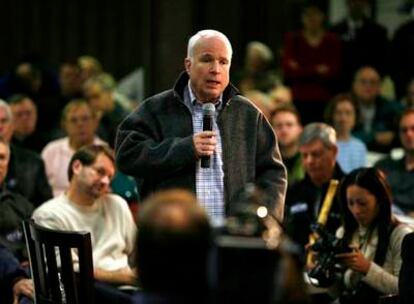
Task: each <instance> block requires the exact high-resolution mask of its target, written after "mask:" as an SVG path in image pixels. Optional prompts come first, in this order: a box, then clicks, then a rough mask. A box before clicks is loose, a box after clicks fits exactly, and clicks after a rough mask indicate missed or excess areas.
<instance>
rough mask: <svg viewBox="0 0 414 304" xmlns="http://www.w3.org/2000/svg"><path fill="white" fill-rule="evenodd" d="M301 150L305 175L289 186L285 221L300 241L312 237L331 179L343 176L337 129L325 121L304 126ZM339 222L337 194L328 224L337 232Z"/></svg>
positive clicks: (300, 139) (306, 240) (305, 241)
mask: <svg viewBox="0 0 414 304" xmlns="http://www.w3.org/2000/svg"><path fill="white" fill-rule="evenodd" d="M299 152H300V154H301V156H302V161H303V166H304V168H305V172H306V174H305V177H304V178H303V179H302V180H300V181H298V182H297V183H296V184H294V185H293V186H292V187H290V188H289V189H288V192H287V195H286V208H285V224H286V232H287V234H288V235H289V236H290V237H291V238H292V239H293V240H294V241H295V242H297V243H298V244H300V245H302V246H305V244H307V243H308V241H309V235H310V233H311V224H313V223H315V222H316V219H317V217H318V214H319V212H320V209H321V205H322V202H323V200H324V198H325V195H326V192H327V190H328V185H329V182H330V180H331V179H337V180H341V178H342V177H343V176H344V173H343V172H342V169H341V168H340V166H339V165H338V164H337V162H336V156H337V154H338V147H337V146H336V135H335V130H334V129H333V128H332V127H331V126H328V125H327V124H324V123H311V124H308V125H307V126H305V128H304V129H303V131H302V134H301V136H300V138H299ZM339 225H340V218H339V202H338V199H337V196H336V197H335V198H334V201H333V204H332V207H331V211H330V213H329V217H328V221H327V224H326V227H327V229H328V231H330V232H331V233H335V231H336V229H337V228H338V227H339Z"/></svg>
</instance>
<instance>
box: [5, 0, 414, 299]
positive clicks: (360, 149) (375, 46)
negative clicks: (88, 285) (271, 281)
mask: <svg viewBox="0 0 414 304" xmlns="http://www.w3.org/2000/svg"><path fill="white" fill-rule="evenodd" d="M346 4H347V7H348V15H347V16H346V17H345V19H344V20H342V21H340V22H339V23H338V24H334V25H332V26H329V25H328V24H327V22H326V20H325V13H324V10H323V9H322V8H321V7H320V6H319V5H318V4H315V3H314V2H312V1H309V2H307V4H306V5H304V6H303V10H302V15H301V16H302V25H303V27H302V29H301V30H298V31H295V32H289V33H286V37H285V40H284V43H283V45H282V50H281V58H280V67H281V69H280V70H278V69H277V66H278V64H277V63H278V61H277V59H278V58H277V57H276V56H274V54H277V52H273V50H271V49H270V48H269V47H268V46H266V45H265V44H264V43H262V42H259V41H254V42H252V43H250V44H248V46H247V53H246V64H245V68H244V69H243V71H242V72H241V73H240V74H238V75H235V76H236V77H235V79H234V80H235V81H236V85H238V88H239V89H240V91H241V92H242V93H243V94H245V95H246V96H248V97H249V99H251V101H252V102H254V103H256V105H257V106H258V108H260V109H261V110H262V112H263V113H264V114H265V115H266V117H267V118H268V119H269V121H270V122H271V124H272V126H273V128H274V131H275V133H276V135H277V136H278V140H279V149H280V152H281V155H282V158H283V161H284V163H285V165H286V167H287V171H288V179H289V185H288V186H289V188H288V193H287V195H286V205H285V219H284V222H285V225H286V233H287V234H288V235H289V236H290V237H291V238H292V239H293V240H294V241H295V242H297V243H299V244H300V246H302V247H303V248H305V247H306V246H307V243H308V241H309V235H310V230H311V224H312V223H314V222H315V221H316V218H317V216H318V213H319V212H320V209H321V205H322V202H323V199H324V197H325V195H326V191H327V188H328V184H329V181H330V180H331V179H338V180H339V181H342V180H343V178H344V177H345V182H349V185H348V184H344V185H342V186H340V191H342V192H339V191H338V192H337V196H335V198H334V202H333V206H332V209H331V212H330V215H329V219H328V224H327V228H328V230H329V231H330V232H332V233H336V232H337V230H338V228H339V227H341V226H342V228H339V231H340V233H338V235H339V236H342V235H343V236H344V238H345V239H346V240H347V241H348V242H349V243H350V244H353V243H355V242H354V241H355V239H358V238H363V237H365V236H364V231H365V234H366V238H365V239H364V242H365V243H364V242H362V241H361V242H359V243H360V244H359V246H357V247H361V248H366V252H362V251H363V250H361V248H359V249H358V250H355V251H354V252H353V253H352V254H349V255H343V256H341V258H342V259H343V264H344V265H345V266H346V267H347V268H348V269H347V270H346V271H345V273H344V278H343V280H344V282H343V283H344V284H343V287H345V288H344V289H343V290H345V291H344V293H343V294H341V295H340V297H341V301H342V302H343V303H345V301H352V299H353V298H352V297H350V294H351V293H352V292H351V293H350V292H349V290H350V287H352V285H353V284H355V282H351V281H352V280H353V277H355V276H356V277H358V278H359V281H362V282H363V286H364V287H363V288H362V289H361V290H362V291H361V290H359V289H358V290H357V291H356V292H354V293H353V294H352V295H353V296H359V294H360V293H361V292H362V293H363V292H365V291H366V290H369V294H370V295H375V297H378V295H379V294H381V293H387V292H393V293H398V288H397V287H398V280H397V278H398V274H399V267H400V262H401V261H399V257H397V256H398V254H399V252H400V248H401V242H402V238H403V236H404V235H405V234H406V233H408V230H409V229H407V231H406V230H405V228H406V226H403V225H402V224H400V222H398V221H397V220H396V219H395V218H394V217H393V216H392V215H391V211H389V210H388V208H389V207H390V208H391V207H392V210H393V211H395V212H396V214H397V218H398V219H402V220H401V221H408V222H410V220H411V219H412V218H414V203H413V202H412V200H413V199H412V198H413V197H414V193H413V189H414V187H413V186H414V173H413V172H414V164H413V162H414V160H413V159H414V156H413V153H414V152H413V151H414V112H413V105H414V102H413V100H414V97H413V96H414V94H413V93H414V92H413V91H414V80H413V79H414V73H413V72H412V71H413V69H411V70H410V69H408V66H409V65H404V62H403V60H407V61H409V62H411V61H410V60H411V59H409V58H408V57H409V56H407V54H409V53H408V52H409V51H408V50H409V48H410V47H412V46H410V45H407V44H406V41H405V40H404V39H407V38H404V37H408V36H412V35H414V34H413V32H414V31H413V30H412V22H411V23H408V24H407V25H404V26H402V27H401V29H399V30H397V31H396V33H395V35H394V37H393V39H391V40H388V38H387V33H386V30H385V28H384V27H383V26H382V25H379V24H378V23H376V22H374V21H373V20H371V19H370V18H369V17H368V16H367V15H366V14H365V12H366V11H367V7H368V6H369V1H366V0H347V1H346ZM388 49H391V51H392V52H391V54H396V55H394V56H393V57H392V58H389V56H387V54H388V53H387V50H388ZM275 51H276V50H275ZM404 58H405V59H404ZM391 60H397V61H398V66H399V67H400V70H401V71H403V72H404V73H403V72H401V73H398V72H396V71H395V70H396V66H397V65H395V66H393V65H392V62H391ZM237 76H238V77H237ZM386 76H391V77H392V80H393V81H394V86H395V87H396V92H395V94H394V96H395V100H389V99H388V98H386V97H384V94H382V91H381V84H382V80H383V79H384V77H386ZM0 98H2V99H4V101H3V100H1V101H0V184H1V186H2V189H3V190H2V193H1V197H0V198H1V204H2V206H1V209H0V217H1V220H0V226H2V230H1V231H0V233H1V235H0V239H2V242H1V243H2V245H4V244H6V246H5V251H4V252H6V251H7V254H5V256H7V258H8V257H9V255H12V256H13V259H12V260H10V261H14V262H13V263H14V264H16V263H15V262H16V261H17V264H16V265H17V266H16V267H15V268H13V269H12V270H13V271H12V272H13V273H17V279H16V278H14V279H11V281H10V276H9V275H6V276H5V277H6V278H7V279H5V280H4V282H6V283H5V284H6V285H1V288H3V287H4V286H7V288H6V289H7V292H8V295H9V298H10V299H11V297H12V292H14V293H15V295H19V294H24V295H26V296H30V295H31V294H32V291H31V287H30V280H27V278H28V276H27V273H28V272H27V255H26V253H25V250H24V244H23V239H22V231H21V229H20V227H19V222H20V221H21V220H22V219H25V218H29V217H31V216H32V212H33V210H35V209H36V208H40V209H38V211H37V213H36V214H37V215H36V216H35V218H36V217H37V218H38V221H39V218H40V216H39V214H41V210H44V209H45V208H47V206H49V205H50V202H49V203H47V204H44V205H43V203H45V202H47V201H50V199H52V198H54V199H58V198H59V197H62V195H65V194H64V193H65V192H67V191H70V189H71V183H72V181H70V180H69V179H68V177H67V171H68V170H69V171H70V170H73V171H74V172H75V171H76V170H77V167H76V166H73V163H71V159H72V158H73V157H74V156H76V155H78V154H76V153H77V152H78V151H79V149H80V148H81V147H83V146H85V145H91V144H100V145H104V146H107V147H113V146H114V141H115V135H116V130H117V127H118V124H119V123H120V122H121V121H122V120H123V118H125V117H126V115H128V113H129V112H131V111H132V110H133V109H132V108H133V104H134V103H131V102H129V101H128V100H127V99H125V97H124V96H122V95H120V94H119V93H118V92H117V90H116V83H115V81H114V79H113V78H112V77H111V76H110V75H109V74H107V73H106V72H105V70H104V68H103V66H102V64H101V63H99V61H98V60H96V59H95V58H93V57H90V56H82V57H80V58H79V60H78V61H73V62H72V61H68V62H63V63H62V64H61V65H60V67H59V73H58V76H56V75H54V73H53V72H52V71H51V70H50V69H49V68H48V67H45V65H44V64H43V63H42V62H40V61H39V60H38V59H37V58H25V60H23V61H22V62H20V63H18V64H17V65H16V66H14V67H13V69H12V70H11V71H10V73H8V74H7V75H5V76H4V77H2V78H1V79H0ZM139 102H140V101H138V103H139ZM135 104H136V103H135ZM315 113H316V114H315ZM323 114H325V115H323ZM322 121H324V123H322ZM302 124H303V125H302ZM395 148H401V151H402V152H403V156H402V157H401V156H400V157H398V158H397V159H396V158H395V155H394V154H392V153H391V151H392V150H393V149H395ZM81 151H82V150H81ZM370 153H381V155H382V156H383V157H384V158H383V159H382V160H380V161H378V162H376V163H375V164H374V167H375V168H377V169H380V170H381V171H379V170H374V169H372V170H371V169H369V170H368V169H361V168H364V167H367V166H371V165H373V164H372V163H370V162H369V160H368V157H367V156H369V155H370ZM76 157H77V156H76ZM80 162H81V161H80ZM71 164H72V165H71ZM76 164H77V162H76ZM76 164H75V165H76ZM71 166H72V167H73V168H71ZM80 166H81V167H82V168H83V165H82V164H81V165H80ZM84 167H86V169H85V168H83V169H85V170H86V171H88V170H89V169H90V168H89V167H93V168H92V169H91V170H92V171H93V170H96V169H95V168H94V166H93V165H92V166H91V164H86V165H85V166H84ZM91 170H89V171H91ZM355 170H356V171H355ZM381 172H383V174H384V175H382V173H381ZM96 173H97V174H101V173H99V172H98V171H97V172H96ZM105 174H106V173H105ZM347 174H349V175H347ZM364 174H365V175H364ZM75 175H76V174H75ZM361 176H364V178H365V179H366V180H367V184H359V182H360V180H359V179H360V178H361V182H362V183H364V179H363V178H362V177H361ZM111 177H112V175H111ZM352 178H353V179H354V180H350V179H352ZM75 180H76V178H75ZM117 181H118V182H117ZM129 183H132V184H131V185H130V184H129ZM370 183H379V185H380V186H381V187H382V188H387V187H388V185H389V187H390V189H391V193H392V195H390V196H389V200H388V201H386V202H384V201H382V200H380V198H379V197H380V196H379V194H378V193H376V192H375V191H376V190H375V189H371V188H370ZM125 185H128V189H124V188H125ZM105 187H106V186H105ZM119 187H120V188H122V189H121V190H119V189H118V188H119ZM341 187H344V188H341ZM345 187H347V188H351V190H352V189H353V190H355V188H357V190H358V191H360V192H361V193H362V194H361V195H360V200H361V201H362V202H365V201H366V200H367V197H368V198H372V197H371V196H374V198H375V203H374V204H372V205H374V207H375V206H378V207H375V208H374V209H378V212H379V213H380V212H385V213H386V214H385V215H384V214H379V213H378V214H376V213H375V212H374V213H375V215H373V217H372V222H370V223H368V224H367V225H365V224H364V223H362V222H361V221H362V220H361V218H360V217H359V216H358V213H357V211H354V209H353V208H354V205H352V202H353V198H350V197H351V195H352V194H354V195H355V193H352V191H351V190H349V191H348V190H346V189H345ZM382 188H381V189H382ZM117 189H118V191H117ZM105 191H108V192H110V191H114V192H118V193H121V194H122V196H123V197H124V199H126V200H127V202H128V203H129V202H131V201H134V202H135V201H137V200H138V193H137V192H138V191H137V188H136V186H135V185H134V183H133V181H131V180H130V179H128V177H127V176H124V175H123V174H122V172H120V173H116V178H115V179H114V181H113V183H112V189H109V188H108V189H106V190H105ZM384 191H385V190H384ZM348 192H349V193H348ZM386 195H387V198H388V195H389V194H388V190H387V191H386ZM356 201H357V204H361V203H360V202H359V201H358V200H356ZM121 204H122V206H124V203H123V202H122V203H121ZM341 206H342V208H341ZM363 207H365V208H367V207H366V206H363ZM355 208H356V207H355ZM39 210H40V211H39ZM122 210H123V211H125V210H124V209H122ZM384 210H385V211H384ZM11 214H12V215H11ZM45 214H46V215H49V216H50V214H52V213H51V212H50V211H49V210H47V211H46V212H45ZM124 216H126V215H124ZM134 216H135V214H134ZM54 220H56V217H55V218H54ZM40 221H41V222H44V224H45V225H48V224H47V220H45V219H44V218H43V217H42V218H41V219H40ZM127 221H128V223H130V224H131V225H132V220H131V219H129V218H128V220H127ZM349 223H351V226H349ZM51 227H53V228H59V229H61V228H62V227H61V225H60V224H59V227H58V226H51ZM400 227H403V228H401V229H402V230H404V233H399V229H400ZM79 228H80V227H77V226H76V227H75V226H68V228H67V229H79ZM380 228H381V229H386V230H387V229H388V230H387V232H384V233H385V235H386V236H385V239H382V235H383V234H382V233H379V232H378V230H379V229H380ZM367 231H368V232H369V233H367ZM112 232H113V231H111V233H112ZM129 232H131V233H132V232H133V229H132V228H131V229H130V231H129ZM397 233H398V239H397V240H395V238H396V237H397V236H395V235H394V234H397ZM108 234H109V232H108ZM380 236H381V237H380ZM132 238H133V237H132V236H128V246H129V247H128V253H129V250H130V247H131V239H132ZM357 243H358V242H357ZM364 246H365V247H364ZM376 246H378V248H379V249H378V250H377V251H376V248H377V247H376ZM407 250H408V249H407ZM391 251H392V252H391ZM0 252H2V251H0ZM389 252H391V253H389ZM0 258H3V255H0ZM353 258H355V259H356V262H355V261H353V260H352V259H353ZM354 262H355V263H357V264H354ZM10 263H11V264H10V265H14V264H13V263H12V262H10ZM97 263H98V262H97ZM98 264H99V263H98ZM98 264H97V265H98ZM361 265H362V266H361ZM373 265H374V266H373ZM124 266H126V265H124ZM129 266H130V265H128V267H129ZM139 266H140V265H138V270H139ZM369 267H371V268H369ZM379 268H381V269H379ZM106 270H108V269H104V270H103V271H102V272H100V270H99V268H97V271H96V274H95V275H96V277H97V278H103V279H102V281H103V282H106V283H107V282H108V280H106V278H107V277H105V275H106V273H105V272H104V271H106ZM7 271H9V270H7ZM375 271H377V273H376V275H378V273H380V272H383V271H385V272H388V273H389V274H386V275H385V277H386V278H388V279H384V280H383V281H380V282H377V280H376V279H375V278H376V277H375V276H374V275H373V274H372V272H375ZM1 272H3V270H2V269H0V281H1V280H3V279H2V276H3V274H2V273H1ZM404 273H406V272H404ZM124 275H125V276H126V277H127V278H128V279H127V280H125V281H124V277H122V276H124ZM144 276H145V275H144ZM121 277H122V279H121V280H120V281H122V282H123V283H128V284H135V279H136V273H135V272H134V271H133V270H131V272H129V270H128V271H125V272H123V273H122V275H121ZM119 278H120V277H116V279H115V282H116V283H120V281H119V280H118V279H119ZM144 280H145V279H144ZM20 281H21V282H22V285H20V286H19V284H18V282H20ZM359 281H358V282H359ZM109 282H111V283H113V281H112V278H111V279H109ZM2 284H3V283H2ZM143 284H144V285H143V286H145V283H144V281H143ZM378 284H382V285H381V286H380V285H378ZM13 285H14V286H15V287H14V288H13ZM16 286H17V287H16ZM27 286H29V287H27ZM151 288H152V287H151ZM137 299H138V300H140V299H139V296H138V297H137ZM137 299H136V300H137ZM141 300H142V299H141ZM141 300H140V301H141ZM139 303H141V302H139Z"/></svg>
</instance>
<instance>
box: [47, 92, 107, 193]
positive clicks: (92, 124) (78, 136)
mask: <svg viewBox="0 0 414 304" xmlns="http://www.w3.org/2000/svg"><path fill="white" fill-rule="evenodd" d="M62 128H63V129H64V130H65V132H66V134H67V137H64V138H60V139H57V140H54V141H51V142H50V143H49V144H47V146H46V147H45V148H44V149H43V151H42V158H43V161H44V162H45V169H46V175H47V178H48V180H49V184H50V186H51V187H52V189H53V195H54V196H58V195H60V194H61V193H63V192H64V191H66V190H67V189H68V187H69V180H68V176H67V169H68V165H69V162H70V159H71V158H72V156H73V154H75V152H76V151H77V150H78V149H79V148H80V147H82V146H85V145H91V144H100V145H106V143H105V142H103V141H102V140H101V139H99V138H98V137H97V136H96V135H95V131H96V128H97V119H96V117H95V112H94V111H93V110H92V108H91V106H90V105H89V104H88V103H87V102H86V101H84V100H82V99H75V100H72V101H71V102H69V103H68V104H67V105H66V106H65V108H64V109H63V112H62Z"/></svg>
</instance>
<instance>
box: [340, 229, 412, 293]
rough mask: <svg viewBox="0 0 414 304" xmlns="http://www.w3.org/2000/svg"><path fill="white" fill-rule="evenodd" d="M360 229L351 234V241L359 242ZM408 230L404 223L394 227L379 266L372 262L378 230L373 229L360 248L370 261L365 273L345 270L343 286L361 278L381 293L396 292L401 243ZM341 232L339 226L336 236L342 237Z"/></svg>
mask: <svg viewBox="0 0 414 304" xmlns="http://www.w3.org/2000/svg"><path fill="white" fill-rule="evenodd" d="M361 229H363V228H362V227H361V228H360V229H359V230H357V231H356V232H355V233H354V235H353V236H352V243H354V244H358V243H359V238H360V230H361ZM410 232H412V229H411V228H410V227H409V226H406V225H402V224H400V225H398V226H397V227H395V228H394V230H393V232H392V233H391V236H390V241H389V244H388V249H387V253H386V255H385V261H384V265H382V266H380V265H378V264H376V263H374V262H373V260H374V257H375V252H376V248H377V245H378V231H377V229H375V230H374V231H373V235H372V237H371V238H370V240H369V241H367V242H365V243H364V244H363V247H362V249H361V250H362V252H363V254H364V256H365V257H366V258H367V259H368V260H370V261H371V265H370V267H369V270H368V272H367V274H366V275H363V274H361V273H355V272H354V271H352V270H350V269H348V270H346V272H345V274H344V283H345V286H346V287H347V288H352V287H353V286H352V285H354V284H355V283H357V281H358V280H362V281H363V282H365V283H367V284H368V285H369V286H371V287H372V288H374V289H376V290H378V291H379V292H381V293H383V294H398V275H399V273H400V268H401V243H402V240H403V239H404V236H405V235H407V234H408V233H410ZM343 233H344V231H343V228H342V227H341V228H339V229H338V231H337V236H338V237H342V236H343ZM355 279H356V280H355ZM352 281H354V282H352Z"/></svg>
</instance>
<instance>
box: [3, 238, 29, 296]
mask: <svg viewBox="0 0 414 304" xmlns="http://www.w3.org/2000/svg"><path fill="white" fill-rule="evenodd" d="M0 295H1V303H4V304H12V303H13V304H16V303H19V301H18V299H19V298H21V297H24V299H22V300H21V301H20V303H21V304H23V303H32V302H31V301H30V300H29V299H33V296H34V287H33V282H32V280H30V279H28V275H27V273H26V271H25V270H24V269H23V268H22V267H21V266H20V265H19V261H18V260H17V259H16V258H15V257H14V256H13V253H12V252H11V251H10V250H9V249H8V248H6V247H4V246H3V245H2V244H0Z"/></svg>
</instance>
